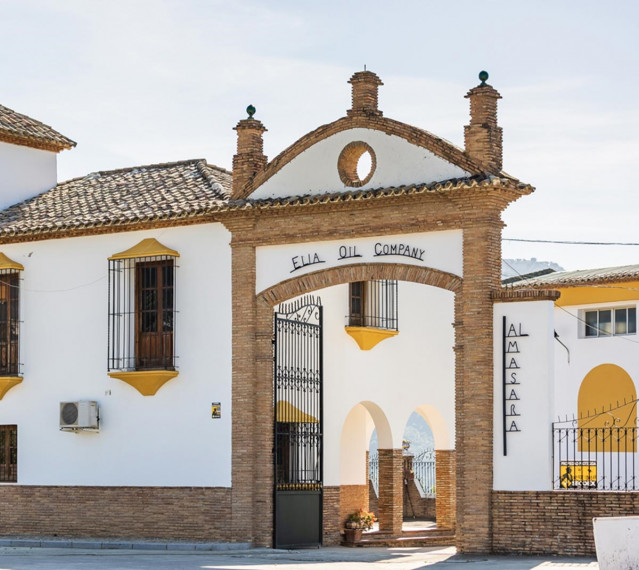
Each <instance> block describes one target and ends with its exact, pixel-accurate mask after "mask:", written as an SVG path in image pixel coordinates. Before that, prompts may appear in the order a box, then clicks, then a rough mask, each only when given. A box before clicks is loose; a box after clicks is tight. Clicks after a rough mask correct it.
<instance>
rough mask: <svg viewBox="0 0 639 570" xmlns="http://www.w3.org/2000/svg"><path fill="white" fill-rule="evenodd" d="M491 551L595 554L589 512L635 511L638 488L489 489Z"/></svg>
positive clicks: (620, 513)
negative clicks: (621, 490) (633, 490)
mask: <svg viewBox="0 0 639 570" xmlns="http://www.w3.org/2000/svg"><path fill="white" fill-rule="evenodd" d="M492 505H493V551H494V552H512V553H520V554H559V555H569V556H594V554H595V543H594V538H593V532H592V519H593V517H612V516H617V517H618V516H632V515H634V516H637V515H639V493H615V492H592V491H581V492H580V491H567V492H562V491H555V492H553V491H544V492H540V491H536V492H533V491H528V492H524V491H522V492H512V491H493V494H492Z"/></svg>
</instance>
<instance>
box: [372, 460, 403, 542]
mask: <svg viewBox="0 0 639 570" xmlns="http://www.w3.org/2000/svg"><path fill="white" fill-rule="evenodd" d="M402 466H403V450H402V449H380V450H379V500H378V505H379V513H378V517H377V518H378V519H379V530H381V531H386V532H390V533H392V534H395V535H399V534H400V533H401V532H402V522H403V519H404V489H403V483H404V478H403V473H402Z"/></svg>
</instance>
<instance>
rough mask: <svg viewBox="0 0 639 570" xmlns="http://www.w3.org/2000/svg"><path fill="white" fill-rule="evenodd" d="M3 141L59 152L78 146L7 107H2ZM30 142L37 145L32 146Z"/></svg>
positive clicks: (45, 125)
mask: <svg viewBox="0 0 639 570" xmlns="http://www.w3.org/2000/svg"><path fill="white" fill-rule="evenodd" d="M3 119H4V120H3ZM2 139H6V140H7V142H13V143H16V144H23V145H25V146H35V147H36V148H45V149H46V150H58V151H60V150H64V149H71V148H73V147H74V146H76V145H77V143H76V142H75V141H72V140H71V139H70V138H68V137H65V136H64V135H63V134H62V133H60V132H58V131H56V130H55V129H54V128H53V127H51V126H50V125H47V124H46V123H43V122H42V121H38V120H37V119H33V118H31V117H29V116H28V115H25V114H23V113H19V112H18V111H14V110H13V109H10V108H9V107H6V106H5V105H0V140H2ZM29 142H32V143H35V144H33V145H30V144H28V143H29Z"/></svg>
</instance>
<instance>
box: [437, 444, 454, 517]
mask: <svg viewBox="0 0 639 570" xmlns="http://www.w3.org/2000/svg"><path fill="white" fill-rule="evenodd" d="M455 480H456V477H455V451H454V450H451V449H438V450H436V451H435V489H436V491H437V497H436V499H435V513H436V520H437V526H438V527H440V528H455V520H456V519H455V494H456V493H455V492H456V489H455Z"/></svg>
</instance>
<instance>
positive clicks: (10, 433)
mask: <svg viewBox="0 0 639 570" xmlns="http://www.w3.org/2000/svg"><path fill="white" fill-rule="evenodd" d="M17 481H18V426H15V425H7V426H0V482H1V483H16V482H17Z"/></svg>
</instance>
